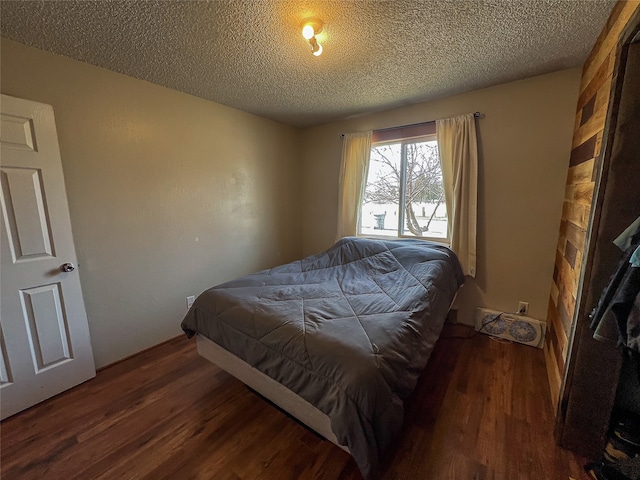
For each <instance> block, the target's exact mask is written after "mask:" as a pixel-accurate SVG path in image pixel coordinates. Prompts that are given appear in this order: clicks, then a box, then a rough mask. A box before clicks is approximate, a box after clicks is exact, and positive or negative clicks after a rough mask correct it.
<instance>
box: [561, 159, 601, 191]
mask: <svg viewBox="0 0 640 480" xmlns="http://www.w3.org/2000/svg"><path fill="white" fill-rule="evenodd" d="M594 163H595V161H594V160H589V161H588V162H584V163H581V164H580V165H576V166H575V167H569V172H568V174H567V184H568V185H575V184H578V183H585V182H592V180H591V176H592V174H593V166H594Z"/></svg>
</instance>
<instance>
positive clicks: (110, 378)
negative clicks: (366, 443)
mask: <svg viewBox="0 0 640 480" xmlns="http://www.w3.org/2000/svg"><path fill="white" fill-rule="evenodd" d="M458 331H461V332H462V333H463V334H468V333H470V330H468V329H460V328H458V329H456V328H455V327H452V326H448V327H447V328H446V329H445V332H444V334H443V335H445V336H449V335H452V334H457V333H459V332H458ZM552 417H553V415H552V411H551V403H550V399H549V387H548V385H547V380H546V371H545V367H544V360H543V354H542V351H541V350H537V349H534V348H531V347H526V346H522V345H516V344H505V343H499V342H496V341H492V340H490V339H489V338H488V337H486V336H484V335H476V336H474V337H473V338H471V339H464V340H463V339H441V340H440V341H439V342H438V345H437V346H436V349H435V351H434V353H433V355H432V359H431V361H430V362H429V365H428V366H427V368H426V370H425V372H424V374H423V375H422V377H421V380H420V383H419V384H418V387H417V389H416V392H415V394H414V395H413V397H412V398H411V400H410V402H409V404H408V408H407V421H406V422H405V427H404V432H403V434H402V435H401V438H400V439H399V440H398V442H397V445H396V448H395V449H394V452H393V453H392V455H391V456H390V458H389V460H388V461H387V462H386V463H387V467H386V473H385V475H384V479H386V480H391V479H394V480H396V479H397V480H410V479H426V480H430V479H433V480H449V479H451V480H466V479H474V480H481V479H482V480H484V479H486V480H489V479H492V480H498V479H504V480H507V479H508V480H516V479H517V480H520V479H522V480H524V479H535V480H555V479H562V480H567V479H568V478H569V477H573V478H575V479H576V480H578V479H579V480H582V479H585V478H587V477H586V476H585V475H584V473H583V472H582V463H583V460H582V459H579V458H576V457H574V456H573V455H572V454H570V453H569V452H567V451H565V450H563V449H561V448H559V447H556V446H555V445H554V443H553V439H552V433H551V432H552V423H553V420H552ZM0 429H1V439H0V440H1V458H0V468H1V476H2V478H3V479H7V480H8V479H65V480H66V479H82V480H86V479H110V480H111V479H118V478H126V479H134V478H135V479H154V480H156V479H216V480H232V479H233V480H238V479H243V480H244V479H278V480H285V479H292V480H293V479H325V480H331V479H343V480H344V479H352V480H358V479H361V477H360V474H359V472H358V469H357V467H356V466H355V463H354V462H353V460H352V459H351V458H350V456H349V455H348V454H346V453H345V452H343V451H342V450H340V449H339V448H337V447H335V446H334V445H333V444H331V443H330V442H328V441H326V440H322V439H320V438H318V437H317V436H315V435H314V434H313V433H311V432H309V431H308V430H307V429H305V428H304V427H302V426H300V425H299V424H297V423H296V422H294V421H292V420H291V419H290V418H288V417H287V416H286V415H284V414H283V413H281V412H280V411H279V410H277V409H275V408H273V407H272V406H271V405H270V404H268V403H266V402H265V401H263V400H261V399H260V398H258V397H257V396H256V395H254V394H253V393H251V392H250V391H249V390H247V389H246V388H245V387H244V386H243V385H242V384H241V383H240V382H238V381H237V380H235V379H234V378H232V377H230V376H229V375H227V374H226V373H224V372H222V371H221V370H219V369H218V368H217V367H215V366H213V365H211V364H210V363H208V362H207V361H206V360H204V359H202V358H200V357H198V355H197V354H196V352H195V342H193V341H187V340H186V339H184V338H180V339H176V340H173V341H171V342H169V343H166V344H164V345H161V346H158V347H156V348H154V349H152V350H150V351H147V352H144V353H142V354H140V355H137V356H135V357H133V358H131V359H128V360H126V361H124V362H121V363H119V364H116V365H114V366H111V367H109V368H106V369H104V370H102V371H101V372H99V373H98V375H97V377H96V378H95V379H93V380H91V381H89V382H87V383H85V384H83V385H80V386H78V387H76V388H74V389H72V390H70V391H68V392H65V393H63V394H61V395H58V396H57V397H55V398H53V399H50V400H48V401H46V402H44V403H42V404H40V405H38V406H36V407H33V408H31V409H29V410H27V411H25V412H22V413H20V414H18V415H15V416H14V417H12V418H9V419H7V420H5V421H4V422H2V424H1V425H0Z"/></svg>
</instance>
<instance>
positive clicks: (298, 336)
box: [182, 237, 464, 479]
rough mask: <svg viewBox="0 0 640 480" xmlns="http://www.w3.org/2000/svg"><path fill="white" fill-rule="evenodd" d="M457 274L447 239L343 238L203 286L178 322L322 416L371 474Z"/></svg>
mask: <svg viewBox="0 0 640 480" xmlns="http://www.w3.org/2000/svg"><path fill="white" fill-rule="evenodd" d="M463 280H464V276H463V274H462V271H461V269H460V265H459V263H458V260H457V258H456V256H455V254H454V253H453V252H452V251H451V250H449V249H448V248H446V247H444V246H441V245H438V244H435V243H431V242H427V241H422V240H414V239H406V240H389V241H386V240H369V239H362V238H353V237H346V238H343V239H341V240H340V241H338V242H337V243H336V244H335V245H334V246H333V247H331V248H329V249H328V250H327V251H325V252H323V253H321V254H318V255H313V256H310V257H307V258H305V259H303V260H299V261H296V262H293V263H289V264H287V265H282V266H279V267H276V268H272V269H270V270H264V271H261V272H258V273H255V274H253V275H249V276H247V277H244V278H240V279H238V280H234V281H231V282H228V283H224V284H222V285H218V286H216V287H213V288H211V289H209V290H207V291H205V292H203V293H202V294H201V295H200V296H199V297H198V298H197V299H196V301H195V303H194V305H193V306H192V308H191V309H190V310H189V312H188V313H187V315H186V317H185V318H184V320H183V322H182V328H183V330H184V331H185V332H186V334H187V335H188V336H190V337H191V336H193V335H194V334H195V333H200V334H202V335H204V336H206V337H208V338H209V339H211V340H212V341H214V342H215V343H217V344H219V345H221V346H222V347H224V348H225V349H226V350H228V351H229V352H231V353H232V354H234V355H236V356H237V357H239V358H241V359H243V360H244V361H245V362H247V363H248V364H250V365H251V366H253V367H255V368H257V369H258V370H260V371H262V372H263V373H265V374H266V375H268V376H270V377H271V378H273V379H274V380H276V381H278V382H279V383H281V384H283V385H284V386H286V387H287V388H289V389H290V390H292V391H293V392H295V393H297V394H298V395H299V396H301V397H302V398H304V399H305V400H307V401H308V402H309V403H311V404H313V405H314V406H316V408H318V409H319V410H321V411H322V412H324V413H325V414H327V415H328V416H329V418H330V419H331V427H332V430H333V432H334V434H335V435H336V437H337V439H338V442H339V443H340V444H342V445H346V446H347V447H348V448H349V451H350V452H351V454H352V456H353V458H354V459H355V461H356V463H357V464H358V467H359V468H360V471H361V472H362V474H363V476H364V477H365V478H366V479H374V478H377V477H378V476H379V474H380V470H379V469H380V465H379V458H380V457H381V455H382V454H383V453H384V452H385V451H386V450H387V448H388V447H389V446H390V444H391V442H392V440H393V438H394V437H395V436H396V435H397V434H398V432H399V431H400V428H401V426H402V422H403V417H404V409H403V401H404V400H405V399H406V398H407V396H408V395H409V394H410V393H411V392H412V391H413V389H414V387H415V384H416V381H417V379H418V376H419V375H420V373H421V371H422V369H423V368H424V366H425V365H426V363H427V360H428V359H429V355H430V354H431V350H432V349H433V346H434V344H435V342H436V340H437V339H438V336H439V335H440V331H441V329H442V325H443V323H444V319H445V316H446V314H447V311H448V309H449V306H450V304H451V302H452V300H453V298H454V295H455V293H456V291H457V290H458V288H459V287H460V285H462V282H463Z"/></svg>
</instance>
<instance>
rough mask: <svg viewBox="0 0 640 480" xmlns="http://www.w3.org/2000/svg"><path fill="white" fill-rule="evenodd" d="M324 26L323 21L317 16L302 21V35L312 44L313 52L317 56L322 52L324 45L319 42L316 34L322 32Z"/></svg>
mask: <svg viewBox="0 0 640 480" xmlns="http://www.w3.org/2000/svg"><path fill="white" fill-rule="evenodd" d="M322 26H323V24H322V21H321V20H318V19H317V18H307V19H306V20H305V21H304V22H302V36H303V37H304V38H305V40H307V41H308V42H309V45H311V53H313V54H314V55H315V56H316V57H318V56H320V54H321V53H322V45H320V43H318V39H317V38H316V35H318V34H319V33H320V32H322Z"/></svg>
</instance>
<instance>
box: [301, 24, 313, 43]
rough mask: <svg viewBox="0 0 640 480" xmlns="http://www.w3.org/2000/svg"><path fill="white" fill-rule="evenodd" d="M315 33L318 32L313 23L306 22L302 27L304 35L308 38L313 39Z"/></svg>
mask: <svg viewBox="0 0 640 480" xmlns="http://www.w3.org/2000/svg"><path fill="white" fill-rule="evenodd" d="M315 34H316V32H315V30H314V28H313V26H312V25H310V24H306V25H305V26H304V27H302V36H303V37H304V38H306V39H307V40H311V38H313V36H314V35H315Z"/></svg>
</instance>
